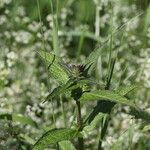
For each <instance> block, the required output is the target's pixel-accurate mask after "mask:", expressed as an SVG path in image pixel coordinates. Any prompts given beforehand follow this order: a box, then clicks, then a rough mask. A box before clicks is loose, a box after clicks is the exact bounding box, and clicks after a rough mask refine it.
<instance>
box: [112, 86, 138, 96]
mask: <svg viewBox="0 0 150 150" xmlns="http://www.w3.org/2000/svg"><path fill="white" fill-rule="evenodd" d="M136 88H138V86H137V85H128V86H123V87H119V88H118V89H117V90H115V92H116V93H118V94H119V95H121V96H125V95H126V94H128V93H129V92H131V91H133V90H134V89H136Z"/></svg>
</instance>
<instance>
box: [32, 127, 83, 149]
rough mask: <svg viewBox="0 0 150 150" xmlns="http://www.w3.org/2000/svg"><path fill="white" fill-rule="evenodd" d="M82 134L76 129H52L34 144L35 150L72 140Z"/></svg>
mask: <svg viewBox="0 0 150 150" xmlns="http://www.w3.org/2000/svg"><path fill="white" fill-rule="evenodd" d="M79 136H81V133H80V132H79V131H77V130H75V129H52V130H50V131H48V132H46V133H45V134H44V135H43V136H42V137H41V138H40V139H39V140H38V141H37V142H36V143H35V145H34V146H33V150H43V149H44V148H45V147H47V146H48V145H49V144H55V143H57V142H61V141H66V140H70V139H73V138H76V137H79Z"/></svg>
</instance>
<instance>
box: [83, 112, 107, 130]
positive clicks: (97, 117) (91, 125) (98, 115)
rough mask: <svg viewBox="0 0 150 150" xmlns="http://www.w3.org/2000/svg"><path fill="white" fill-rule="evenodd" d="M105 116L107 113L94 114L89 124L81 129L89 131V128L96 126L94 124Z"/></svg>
mask: <svg viewBox="0 0 150 150" xmlns="http://www.w3.org/2000/svg"><path fill="white" fill-rule="evenodd" d="M105 116H107V114H105V113H99V114H97V115H96V116H95V118H94V119H93V121H92V122H90V124H88V125H86V126H85V127H84V129H83V130H84V131H91V130H93V129H94V128H95V127H96V125H97V124H98V123H99V122H100V121H101V120H102V118H104V117H105Z"/></svg>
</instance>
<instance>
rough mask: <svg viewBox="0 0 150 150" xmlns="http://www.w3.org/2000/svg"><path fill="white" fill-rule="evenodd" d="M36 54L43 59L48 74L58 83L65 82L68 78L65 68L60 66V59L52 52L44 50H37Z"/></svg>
mask: <svg viewBox="0 0 150 150" xmlns="http://www.w3.org/2000/svg"><path fill="white" fill-rule="evenodd" d="M38 54H39V55H40V57H41V58H42V59H43V60H44V62H45V64H46V67H47V69H48V71H49V73H50V75H51V76H52V77H53V78H55V79H56V81H58V83H59V84H65V83H66V82H67V81H68V80H69V76H68V74H67V70H65V68H63V67H62V66H61V61H60V60H59V59H58V58H57V57H56V56H55V55H54V54H52V53H48V52H45V51H38Z"/></svg>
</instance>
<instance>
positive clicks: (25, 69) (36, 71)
mask: <svg viewBox="0 0 150 150" xmlns="http://www.w3.org/2000/svg"><path fill="white" fill-rule="evenodd" d="M97 47H98V48H100V49H101V51H102V54H101V55H100V56H99V57H98V63H97V64H96V67H95V72H94V73H93V76H94V77H95V78H96V83H98V84H99V85H100V88H103V87H104V86H105V83H106V80H107V71H108V61H109V57H110V52H109V51H110V49H111V57H112V58H116V64H115V67H114V73H113V76H112V81H111V89H116V88H117V87H119V86H124V85H132V84H135V83H136V84H138V85H140V86H139V88H138V89H137V90H135V91H134V92H132V93H131V94H129V95H128V97H129V98H130V99H133V100H134V102H135V104H136V105H138V106H139V107H140V108H141V109H142V110H145V111H147V112H150V108H149V106H150V105H149V101H150V1H149V0H53V1H52V0H39V1H38V0H30V1H29V0H0V149H1V150H7V149H8V150H9V149H11V150H20V149H23V150H27V149H31V148H32V146H33V144H34V143H35V142H36V141H37V140H38V139H39V138H40V137H41V136H42V135H43V134H44V133H45V132H46V131H48V130H50V129H52V128H55V127H57V128H62V127H70V126H71V125H74V126H75V124H76V120H75V117H74V116H75V112H76V109H75V103H74V101H73V100H71V98H69V96H58V97H57V98H56V99H55V100H53V101H50V102H46V103H42V102H43V101H44V100H45V97H46V96H47V95H48V94H49V93H50V92H51V91H53V89H54V88H56V87H57V86H58V83H57V82H56V81H55V80H54V79H53V78H52V77H51V76H49V74H48V72H47V69H46V67H45V65H44V63H43V61H42V60H41V59H40V57H39V55H38V54H37V51H38V50H46V51H48V52H52V51H53V53H55V54H56V55H57V56H59V57H61V59H62V60H63V61H64V62H65V63H67V64H68V65H69V66H71V64H80V63H83V62H85V60H86V57H87V56H88V55H89V54H90V53H91V52H92V51H93V50H94V49H95V48H97ZM91 88H92V89H93V90H94V89H96V88H97V87H96V85H93V86H92V87H91ZM95 105H96V102H94V103H93V102H91V103H87V104H85V105H83V106H82V107H83V109H82V114H83V118H85V117H86V115H87V114H89V112H90V111H91V110H92V108H93V107H94V106H95ZM129 111H130V109H129V108H128V107H127V106H125V107H121V106H120V105H116V106H115V108H114V109H113V110H112V112H111V116H113V117H112V119H111V120H110V124H109V127H108V131H107V135H106V137H105V139H104V141H103V143H102V147H103V148H104V149H106V150H107V149H114V150H126V149H130V150H135V149H137V150H149V149H150V134H149V130H148V129H146V131H145V130H143V128H144V125H145V124H144V123H143V122H142V121H141V120H140V119H139V120H136V119H135V118H134V117H133V116H130V115H129V114H128V112H129ZM149 122H150V121H149ZM94 126H95V127H94V130H88V131H84V133H83V134H84V137H85V149H89V150H91V149H93V150H94V149H97V143H98V138H99V137H98V134H97V133H98V132H99V130H100V123H99V122H96V125H94ZM72 143H74V145H76V141H72ZM65 144H66V143H65ZM65 144H64V143H60V146H59V147H60V149H62V150H63V149H66V150H67V148H66V147H65V148H64V147H63V146H64V145H65ZM67 144H68V143H67ZM67 144H66V145H67ZM49 149H56V145H55V144H54V145H50V147H49ZM68 149H70V148H68ZM72 149H73V148H72Z"/></svg>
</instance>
